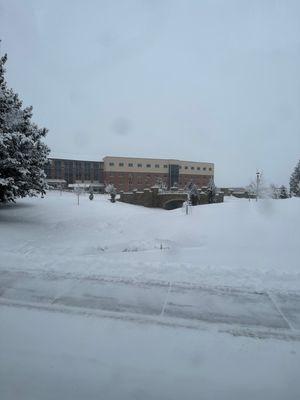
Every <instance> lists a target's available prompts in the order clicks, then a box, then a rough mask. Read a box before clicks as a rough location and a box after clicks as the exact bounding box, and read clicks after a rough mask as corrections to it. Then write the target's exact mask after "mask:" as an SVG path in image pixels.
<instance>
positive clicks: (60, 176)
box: [45, 158, 103, 185]
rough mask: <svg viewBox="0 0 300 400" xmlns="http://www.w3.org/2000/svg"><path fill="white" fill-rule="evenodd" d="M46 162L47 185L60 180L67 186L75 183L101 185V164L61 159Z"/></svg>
mask: <svg viewBox="0 0 300 400" xmlns="http://www.w3.org/2000/svg"><path fill="white" fill-rule="evenodd" d="M48 161H49V162H48V164H47V165H46V167H45V173H46V177H47V181H48V182H49V184H51V183H52V182H54V181H58V182H59V181H60V180H61V181H65V182H66V184H67V185H70V184H75V183H85V184H89V183H91V184H93V183H94V184H98V185H99V184H102V185H103V162H100V161H83V160H67V159H61V158H49V159H48Z"/></svg>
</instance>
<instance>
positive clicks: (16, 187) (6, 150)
mask: <svg viewBox="0 0 300 400" xmlns="http://www.w3.org/2000/svg"><path fill="white" fill-rule="evenodd" d="M6 60H7V56H6V55H5V56H3V57H1V58H0V202H7V201H14V200H15V199H16V198H17V197H25V196H35V195H37V194H39V193H40V194H44V193H45V189H46V181H45V173H44V166H45V164H46V162H47V155H48V154H49V149H48V147H47V146H46V145H45V144H44V143H42V141H41V140H42V138H43V137H45V135H46V133H47V130H46V129H45V128H42V129H41V128H38V126H37V125H35V124H34V123H33V122H32V121H31V117H32V107H27V108H23V107H22V101H21V100H20V99H19V97H18V95H17V94H16V93H14V92H13V90H12V89H8V88H7V84H6V81H5V78H4V73H5V68H4V64H5V62H6Z"/></svg>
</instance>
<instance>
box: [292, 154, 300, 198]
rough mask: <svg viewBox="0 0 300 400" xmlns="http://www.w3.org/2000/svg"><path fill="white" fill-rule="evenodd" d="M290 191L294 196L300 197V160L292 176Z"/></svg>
mask: <svg viewBox="0 0 300 400" xmlns="http://www.w3.org/2000/svg"><path fill="white" fill-rule="evenodd" d="M290 192H291V195H292V196H299V197H300V160H299V161H298V164H297V165H296V168H295V169H294V172H293V173H292V175H291V178H290Z"/></svg>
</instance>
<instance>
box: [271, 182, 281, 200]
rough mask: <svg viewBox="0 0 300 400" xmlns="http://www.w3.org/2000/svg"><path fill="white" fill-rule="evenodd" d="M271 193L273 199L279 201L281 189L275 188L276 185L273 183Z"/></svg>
mask: <svg viewBox="0 0 300 400" xmlns="http://www.w3.org/2000/svg"><path fill="white" fill-rule="evenodd" d="M270 193H271V197H272V199H279V195H280V188H278V187H277V186H275V185H274V184H273V183H272V184H271V185H270Z"/></svg>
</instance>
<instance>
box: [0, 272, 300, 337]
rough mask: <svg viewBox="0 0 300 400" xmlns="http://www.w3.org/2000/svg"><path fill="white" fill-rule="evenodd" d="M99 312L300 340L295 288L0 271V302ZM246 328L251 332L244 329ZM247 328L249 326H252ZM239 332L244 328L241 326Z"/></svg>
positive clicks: (299, 301) (299, 304)
mask: <svg viewBox="0 0 300 400" xmlns="http://www.w3.org/2000/svg"><path fill="white" fill-rule="evenodd" d="M1 304H5V305H8V304H9V305H14V306H22V307H24V306H25V307H38V308H47V309H52V310H60V311H69V312H91V313H95V312H100V313H102V315H109V316H113V317H117V318H136V319H139V320H143V319H144V320H145V319H148V320H149V319H150V320H152V321H155V322H159V323H165V324H175V325H184V326H191V327H192V326H195V324H197V323H202V324H203V323H204V322H205V323H214V324H218V326H225V327H227V329H229V327H230V329H231V331H232V332H233V333H234V332H238V330H235V328H236V327H240V328H243V329H248V331H247V332H248V333H249V332H254V331H255V330H259V329H260V330H265V331H266V332H268V334H273V335H276V334H277V335H282V334H284V335H286V337H288V336H289V335H291V337H292V336H293V337H294V339H295V338H296V340H300V292H299V293H298V294H297V293H278V292H276V293H275V292H272V293H267V292H255V291H247V290H239V289H236V288H228V287H226V288H220V287H201V286H197V285H189V284H182V283H172V284H171V283H169V282H161V281H159V282H141V281H135V280H129V279H121V278H110V277H97V278H79V277H76V276H72V275H63V274H48V273H41V272H36V273H35V272H30V273H29V272H22V271H5V270H0V305H1ZM249 329H250V331H249ZM251 330H252V331H251ZM244 332H246V331H245V330H244Z"/></svg>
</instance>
